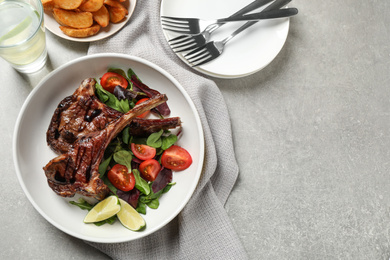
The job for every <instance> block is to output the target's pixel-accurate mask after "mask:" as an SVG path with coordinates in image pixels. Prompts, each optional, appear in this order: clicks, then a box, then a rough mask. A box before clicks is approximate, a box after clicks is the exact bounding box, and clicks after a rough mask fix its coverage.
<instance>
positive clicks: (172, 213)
mask: <svg viewBox="0 0 390 260" xmlns="http://www.w3.org/2000/svg"><path fill="white" fill-rule="evenodd" d="M109 67H116V68H122V69H124V70H125V71H127V69H128V68H132V69H133V70H134V71H135V72H136V73H137V75H138V76H139V77H140V79H141V80H142V81H143V82H144V83H145V84H146V85H148V86H149V87H151V88H155V89H157V90H158V91H160V92H161V93H164V94H167V96H168V105H169V106H170V108H171V111H172V112H171V116H179V117H181V118H182V120H183V122H184V123H183V135H182V137H181V138H180V140H179V141H178V144H179V145H180V146H183V147H184V148H186V149H187V150H188V151H189V152H190V154H191V156H192V158H193V164H192V165H191V166H190V167H189V168H188V169H187V170H185V171H181V172H174V174H173V182H176V185H174V186H173V187H172V188H171V190H170V191H169V192H168V193H166V194H163V195H162V197H161V199H160V206H159V208H158V209H156V210H152V209H149V208H148V209H147V214H146V215H143V217H144V218H145V221H146V229H144V230H143V231H140V232H133V231H130V230H128V229H126V228H125V227H123V226H122V225H121V224H120V223H119V221H117V222H116V223H115V224H113V225H108V224H105V225H103V226H100V227H98V226H95V225H93V224H84V223H83V219H84V217H85V215H86V213H87V211H85V210H81V209H79V208H78V207H76V206H73V205H71V204H70V203H68V201H69V199H65V198H62V197H60V196H58V195H56V194H55V193H54V192H53V191H52V190H51V188H50V187H49V186H48V184H47V179H46V176H45V173H44V171H43V169H42V167H43V166H45V165H46V164H47V163H48V162H49V160H51V159H52V158H54V157H56V154H55V153H54V152H52V151H51V149H50V148H49V147H48V146H47V144H46V130H47V128H48V126H49V122H50V119H51V117H52V115H53V112H54V110H55V108H56V107H57V105H58V103H59V102H60V101H61V100H62V99H63V98H65V97H66V96H68V95H71V94H72V93H73V92H74V91H75V89H76V88H77V87H78V86H79V85H80V83H81V81H82V80H83V79H85V78H88V77H94V78H96V79H98V78H99V77H101V76H102V75H103V74H104V73H105V72H106V71H107V69H108V68H109ZM13 156H14V164H15V168H16V174H17V176H18V179H19V182H20V185H21V186H22V188H23V191H24V192H25V194H26V196H27V197H28V199H29V200H30V202H31V203H32V204H33V206H34V207H35V209H36V210H37V211H38V212H39V213H40V214H41V215H42V216H43V217H44V218H45V219H46V220H47V221H49V222H50V223H51V224H53V225H54V226H56V227H57V228H59V229H60V230H62V231H64V232H65V233H67V234H69V235H72V236H74V237H77V238H80V239H83V240H87V241H92V242H101V243H116V242H125V241H130V240H134V239H138V238H141V237H144V236H147V235H149V234H151V233H153V232H155V231H157V230H158V229H160V228H161V227H163V226H164V225H166V224H167V223H169V222H170V221H171V220H172V219H173V218H175V217H176V216H177V215H178V214H179V213H180V211H181V210H182V209H183V208H184V206H185V205H186V203H187V202H188V200H189V199H190V197H191V195H192V194H193V192H194V190H195V188H196V185H197V183H198V181H199V178H200V175H201V171H202V166H203V159H204V136H203V130H202V125H201V122H200V119H199V115H198V113H197V110H196V108H195V106H194V104H193V102H192V100H191V99H190V97H189V95H188V94H187V93H186V91H185V90H184V88H183V87H182V86H181V85H180V84H179V83H178V82H177V81H176V80H175V79H174V78H173V77H172V76H171V75H169V74H168V73H167V72H166V71H164V70H163V69H161V68H160V67H158V66H156V65H155V64H153V63H151V62H149V61H146V60H144V59H141V58H138V57H134V56H128V55H123V54H97V55H89V56H85V57H82V58H79V59H76V60H74V61H72V62H69V63H67V64H65V65H63V66H62V67H60V68H58V69H56V70H55V71H53V72H52V73H50V74H49V75H48V76H47V77H46V78H45V79H44V80H43V81H42V82H41V83H40V84H39V85H38V86H37V87H36V88H34V90H33V91H32V92H31V94H30V95H29V96H28V98H27V100H26V102H25V103H24V105H23V107H22V109H21V111H20V114H19V116H18V119H17V122H16V127H15V132H14V139H13ZM72 200H75V199H72Z"/></svg>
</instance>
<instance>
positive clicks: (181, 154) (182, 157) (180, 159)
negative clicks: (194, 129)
mask: <svg viewBox="0 0 390 260" xmlns="http://www.w3.org/2000/svg"><path fill="white" fill-rule="evenodd" d="M161 164H162V166H164V167H165V168H168V169H171V170H174V171H182V170H185V169H187V168H188V167H190V165H191V164H192V157H191V155H190V154H189V152H187V150H186V149H184V148H182V147H180V146H177V145H172V146H171V147H169V148H168V149H166V150H165V151H164V152H163V154H162V155H161Z"/></svg>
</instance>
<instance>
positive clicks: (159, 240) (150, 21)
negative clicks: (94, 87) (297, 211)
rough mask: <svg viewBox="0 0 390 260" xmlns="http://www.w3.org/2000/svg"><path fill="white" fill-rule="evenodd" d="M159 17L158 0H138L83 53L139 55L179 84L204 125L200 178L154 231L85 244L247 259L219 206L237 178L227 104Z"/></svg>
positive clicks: (115, 254)
mask: <svg viewBox="0 0 390 260" xmlns="http://www.w3.org/2000/svg"><path fill="white" fill-rule="evenodd" d="M159 16H160V1H158V0H138V3H137V6H136V9H135V12H134V14H133V16H132V17H131V19H130V21H129V23H128V24H127V26H125V27H124V28H123V29H122V30H121V31H120V32H118V33H117V34H115V35H114V36H113V37H110V38H108V39H106V40H102V41H99V42H96V43H91V44H90V47H89V50H88V54H94V53H105V52H115V53H125V54H129V55H134V56H138V57H141V58H144V59H147V60H149V61H151V62H153V63H155V64H157V65H158V66H160V67H162V68H163V69H165V70H166V71H168V72H169V73H170V74H171V75H172V76H174V77H175V78H176V79H177V80H178V81H179V82H180V84H181V85H182V86H183V87H184V88H185V89H186V91H187V92H188V94H189V95H190V97H191V98H192V100H193V102H194V104H195V106H196V107H197V109H198V112H199V115H200V118H201V122H202V125H203V129H204V136H205V153H206V154H205V162H204V167H203V172H202V176H201V179H200V182H199V185H198V187H197V188H196V190H195V192H194V194H193V196H192V198H191V199H190V201H189V202H188V204H187V205H186V206H185V207H184V209H183V210H182V212H181V213H180V214H179V215H178V216H177V217H176V218H175V219H174V220H172V221H171V222H170V223H169V224H168V225H166V226H165V227H163V228H162V229H160V230H159V231H157V232H155V233H153V234H151V235H149V236H147V237H145V238H142V239H139V240H136V241H131V242H126V243H118V244H99V243H89V244H91V245H92V246H94V247H96V248H97V249H99V250H101V251H102V252H104V253H106V254H107V255H109V256H110V257H112V258H114V259H246V258H247V255H246V252H245V250H244V248H243V246H242V244H241V242H240V240H239V238H238V236H237V234H236V232H235V230H234V228H233V226H232V224H231V222H230V219H229V217H228V215H227V213H226V211H225V209H224V204H225V203H226V200H227V198H228V196H229V194H230V192H231V190H232V188H233V185H234V183H235V181H236V179H237V176H238V166H237V163H236V160H235V155H234V150H233V144H232V136H231V125H230V119H229V115H228V112H227V108H226V104H225V102H224V100H223V97H222V94H221V93H220V91H219V89H218V87H217V86H216V84H215V83H214V82H213V81H211V80H209V79H206V78H205V77H203V76H200V75H197V74H196V73H194V70H192V69H190V68H189V67H188V66H186V65H185V64H184V63H183V62H182V61H181V60H180V59H179V58H177V57H176V55H175V54H174V53H173V52H172V50H171V49H170V48H169V45H168V44H167V42H166V40H165V38H164V35H163V33H162V31H161V27H160V21H159ZM178 185H180V184H178Z"/></svg>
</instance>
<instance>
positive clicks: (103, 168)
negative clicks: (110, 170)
mask: <svg viewBox="0 0 390 260" xmlns="http://www.w3.org/2000/svg"><path fill="white" fill-rule="evenodd" d="M111 158H112V155H110V156H109V157H108V158H107V159H105V160H104V161H103V162H101V163H100V165H99V170H98V171H99V173H100V178H102V177H103V176H104V174H105V173H106V171H107V167H108V165H110V162H111Z"/></svg>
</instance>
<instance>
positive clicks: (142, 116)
mask: <svg viewBox="0 0 390 260" xmlns="http://www.w3.org/2000/svg"><path fill="white" fill-rule="evenodd" d="M146 100H149V98H142V99H140V100H138V101H137V103H135V105H138V104H139V103H142V102H145V101H146ZM149 113H150V111H146V112H144V113H142V114H140V115H139V116H137V117H139V118H144V117H146V116H147V115H149Z"/></svg>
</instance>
